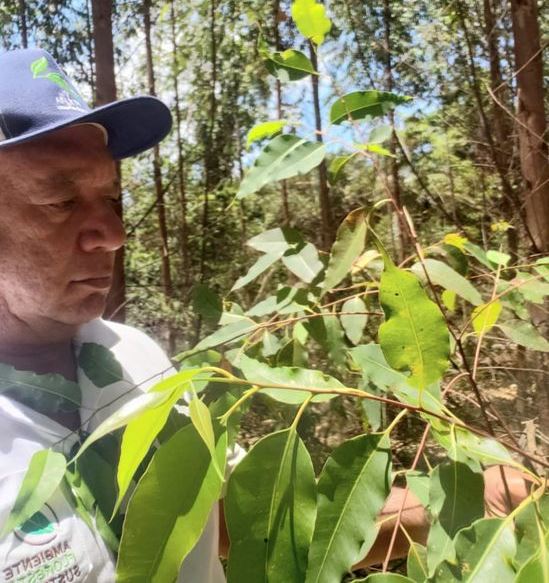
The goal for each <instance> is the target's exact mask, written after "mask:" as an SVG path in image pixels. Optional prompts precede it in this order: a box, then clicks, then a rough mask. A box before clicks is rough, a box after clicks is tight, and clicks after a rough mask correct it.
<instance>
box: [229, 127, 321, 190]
mask: <svg viewBox="0 0 549 583" xmlns="http://www.w3.org/2000/svg"><path fill="white" fill-rule="evenodd" d="M325 155H326V147H325V146H324V144H322V143H320V142H309V141H307V140H305V139H303V138H299V137H297V136H294V135H291V134H286V135H282V136H277V137H276V138H274V139H273V140H271V141H270V142H269V143H268V144H267V145H266V146H265V147H264V148H263V151H262V152H261V153H260V154H259V156H258V157H257V159H256V161H255V163H254V165H253V166H252V168H251V169H250V170H249V171H248V173H247V174H246V176H245V177H244V180H243V181H242V182H241V183H240V188H239V190H238V192H237V194H236V197H237V198H238V199H242V198H245V197H246V196H249V195H250V194H253V193H254V192H257V191H258V190H260V189H261V188H263V186H265V185H266V184H270V183H271V182H276V181H278V180H284V179H285V178H292V177H293V176H297V175H298V174H306V173H307V172H309V171H310V170H311V169H313V168H315V167H316V166H318V165H319V164H320V163H321V162H322V160H324V156H325Z"/></svg>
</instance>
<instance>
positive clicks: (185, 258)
mask: <svg viewBox="0 0 549 583" xmlns="http://www.w3.org/2000/svg"><path fill="white" fill-rule="evenodd" d="M170 14H171V32H172V60H173V64H172V67H173V88H174V96H175V129H176V135H177V177H178V181H179V202H180V205H181V230H180V237H181V260H182V264H183V282H184V285H185V287H188V285H189V282H190V281H191V273H190V270H191V265H190V260H189V236H188V225H187V193H186V177H185V159H184V157H183V139H182V137H181V105H180V98H179V82H178V66H177V55H178V52H179V47H178V46H177V35H176V30H175V20H176V14H175V3H174V0H171V4H170Z"/></svg>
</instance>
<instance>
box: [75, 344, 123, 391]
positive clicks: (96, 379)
mask: <svg viewBox="0 0 549 583" xmlns="http://www.w3.org/2000/svg"><path fill="white" fill-rule="evenodd" d="M78 365H79V366H80V368H81V369H82V370H83V371H84V372H85V373H86V376H87V377H88V378H89V379H90V381H91V382H92V383H93V384H94V385H95V386H96V387H100V388H102V387H106V386H107V385H112V384H113V383H117V382H119V381H121V380H123V379H124V373H123V372H122V365H121V364H120V363H119V362H118V361H117V360H116V358H115V357H114V354H113V353H112V352H111V351H110V350H109V349H108V348H106V347H105V346H102V345H101V344H95V343H94V342H85V343H84V344H82V348H81V349H80V352H79V354H78Z"/></svg>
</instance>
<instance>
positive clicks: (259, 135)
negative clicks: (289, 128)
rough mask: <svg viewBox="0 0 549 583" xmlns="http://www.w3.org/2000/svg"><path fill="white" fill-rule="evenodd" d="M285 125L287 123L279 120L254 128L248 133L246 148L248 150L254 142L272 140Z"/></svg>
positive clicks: (266, 122)
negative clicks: (265, 139)
mask: <svg viewBox="0 0 549 583" xmlns="http://www.w3.org/2000/svg"><path fill="white" fill-rule="evenodd" d="M287 123H288V122H287V121H285V120H283V119H279V120H276V121H265V122H263V123H260V124H258V125H256V126H254V127H253V128H252V129H251V130H250V131H249V132H248V138H247V140H246V146H247V147H248V148H249V147H250V146H251V145H252V144H253V143H254V142H257V141H259V140H263V139H264V138H272V137H273V136H274V135H276V134H278V133H279V132H280V131H281V130H282V128H283V127H284V126H285V125H286V124H287Z"/></svg>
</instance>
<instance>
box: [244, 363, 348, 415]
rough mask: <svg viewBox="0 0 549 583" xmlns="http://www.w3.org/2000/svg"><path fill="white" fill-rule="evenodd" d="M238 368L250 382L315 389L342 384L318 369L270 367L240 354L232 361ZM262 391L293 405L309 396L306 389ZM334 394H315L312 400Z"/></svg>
mask: <svg viewBox="0 0 549 583" xmlns="http://www.w3.org/2000/svg"><path fill="white" fill-rule="evenodd" d="M233 364H234V365H235V366H237V367H238V368H240V370H241V371H242V374H243V375H244V376H245V378H246V379H247V380H249V381H250V382H251V383H252V384H253V383H254V382H258V383H263V384H267V385H268V384H270V383H273V384H274V385H288V386H290V387H291V386H296V387H311V388H317V389H341V388H343V385H342V384H341V383H340V382H339V381H338V380H337V379H334V378H333V377H330V376H328V375H326V374H324V373H323V372H321V371H319V370H309V369H305V368H298V367H291V366H280V367H271V366H269V365H267V364H264V363H263V362H259V361H258V360H254V359H253V358H250V357H248V356H246V355H245V354H242V355H240V356H239V357H238V359H237V360H236V361H235V362H234V363H233ZM261 392H262V393H264V394H266V395H269V396H270V397H272V398H273V399H276V400H277V401H282V402H283V403H290V404H293V405H296V404H299V403H302V402H303V401H305V399H306V398H307V397H308V396H309V393H307V392H306V391H295V390H292V389H286V388H282V389H277V388H272V389H263V390H262V391H261ZM334 396H335V395H316V396H315V397H313V401H315V402H319V401H328V400H330V399H333V397H334Z"/></svg>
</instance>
